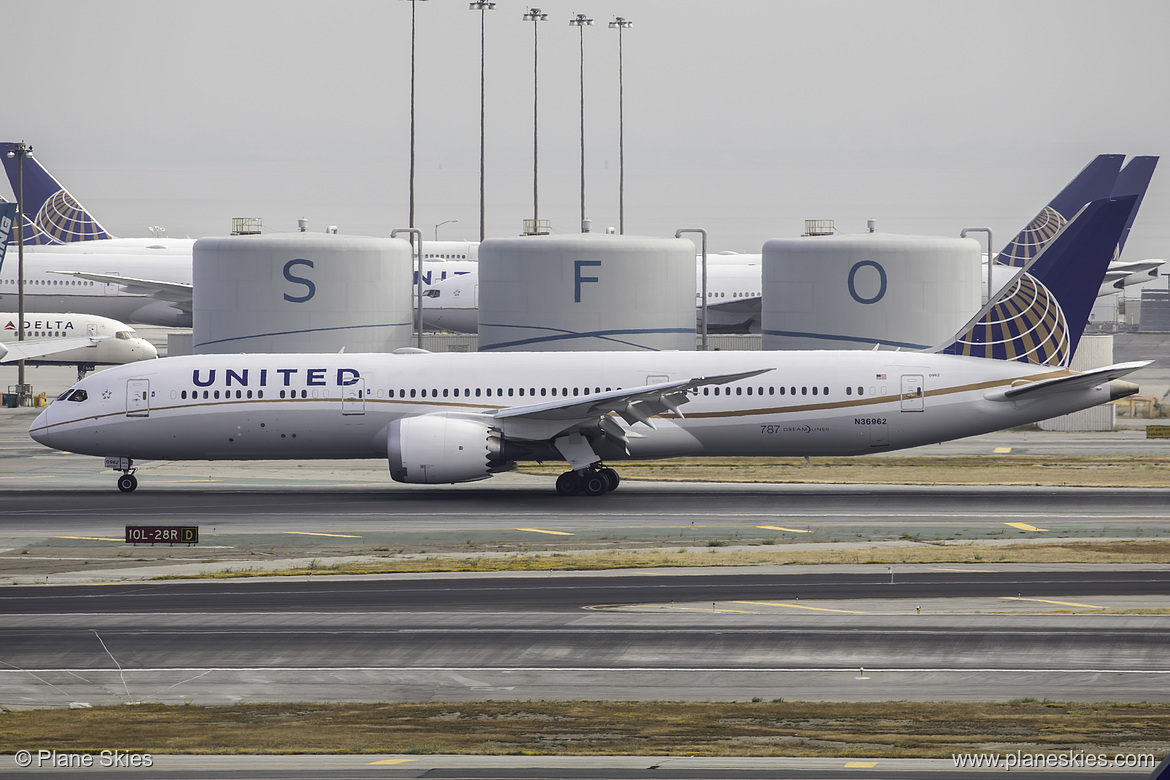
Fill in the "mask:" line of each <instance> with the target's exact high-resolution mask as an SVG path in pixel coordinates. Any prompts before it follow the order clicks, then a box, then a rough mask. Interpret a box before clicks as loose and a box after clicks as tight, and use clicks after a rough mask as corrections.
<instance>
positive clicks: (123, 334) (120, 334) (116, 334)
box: [114, 330, 134, 341]
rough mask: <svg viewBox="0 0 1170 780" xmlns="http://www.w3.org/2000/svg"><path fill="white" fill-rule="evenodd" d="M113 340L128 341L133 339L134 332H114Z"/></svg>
mask: <svg viewBox="0 0 1170 780" xmlns="http://www.w3.org/2000/svg"><path fill="white" fill-rule="evenodd" d="M114 338H116V339H122V340H123V341H129V340H130V339H132V338H134V332H133V331H129V330H119V331H115V332H114Z"/></svg>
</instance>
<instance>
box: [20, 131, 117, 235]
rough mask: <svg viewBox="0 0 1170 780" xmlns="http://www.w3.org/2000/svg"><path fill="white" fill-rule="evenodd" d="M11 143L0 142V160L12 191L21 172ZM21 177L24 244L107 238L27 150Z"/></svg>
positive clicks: (96, 223)
mask: <svg viewBox="0 0 1170 780" xmlns="http://www.w3.org/2000/svg"><path fill="white" fill-rule="evenodd" d="M15 146H16V145H15V144H14V143H12V142H10V141H3V142H0V160H3V162H4V168H5V170H6V171H7V173H8V181H9V182H10V183H11V184H12V191H13V193H15V192H16V191H17V188H18V186H19V185H18V179H19V178H20V175H21V171H20V167H21V162H20V161H19V160H18V159H17V158H16V157H15V156H13V157H9V156H8V153H9V152H11V151H12V150H13V149H14V148H15ZM23 178H24V243H25V244H26V245H29V246H33V245H39V244H67V243H70V242H73V241H92V240H94V239H102V238H111V236H110V234H109V233H107V232H106V229H105V228H103V227H102V226H101V225H100V224H99V223H98V221H97V220H96V219H94V218H93V216H92V215H91V214H90V213H89V212H88V211H86V210H85V207H84V206H82V205H81V204H80V203H78V202H77V199H76V198H74V197H73V196H72V195H71V194H70V193H69V191H68V190H67V189H65V188H64V187H62V186H61V184H60V182H58V181H57V180H56V179H54V178H53V176H52V174H50V173H49V172H48V171H46V170H45V169H44V168H42V167H41V164H40V163H38V162H37V160H36V158H35V157H33V156H32V155H31V154H28V155H25V156H24V162H23Z"/></svg>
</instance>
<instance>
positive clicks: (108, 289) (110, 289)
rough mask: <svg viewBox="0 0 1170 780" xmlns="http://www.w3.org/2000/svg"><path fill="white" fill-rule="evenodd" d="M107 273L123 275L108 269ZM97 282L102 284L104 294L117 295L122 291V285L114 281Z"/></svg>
mask: <svg viewBox="0 0 1170 780" xmlns="http://www.w3.org/2000/svg"><path fill="white" fill-rule="evenodd" d="M106 273H107V274H108V275H110V276H121V274H119V273H118V272H117V271H106ZM96 284H100V285H101V287H102V294H103V295H117V294H118V293H119V292H120V287H121V285H117V284H114V283H112V282H97V283H96Z"/></svg>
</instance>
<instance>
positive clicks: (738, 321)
mask: <svg viewBox="0 0 1170 780" xmlns="http://www.w3.org/2000/svg"><path fill="white" fill-rule="evenodd" d="M707 260H708V262H707V332H708V333H759V332H760V311H761V307H760V281H761V275H760V255H758V254H757V255H739V254H731V255H712V256H711V257H708V259H707ZM695 276H696V280H695V289H696V293H695V307H696V312H695V317H696V321H700V320H701V317H702V314H701V311H702V268H697V269H695ZM423 322H424V323H425V324H426V325H427V326H428V327H432V328H436V329H438V330H449V331H454V332H456V333H477V332H478V331H479V268H478V264H471V265H470V266H469V267H468V268H466V269H461V270H458V271H455V272H454V273H453V274H452V275H451V276H448V277H447V278H446V279H443V280H441V281H438V282H435V283H434V284H432V285H431V286H430V287H429V288H428V289H425V290H424V291H423Z"/></svg>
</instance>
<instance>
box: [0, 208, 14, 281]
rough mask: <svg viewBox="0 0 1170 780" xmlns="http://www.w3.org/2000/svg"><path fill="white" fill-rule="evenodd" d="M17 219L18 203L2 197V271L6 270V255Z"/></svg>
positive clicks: (0, 258)
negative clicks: (9, 201)
mask: <svg viewBox="0 0 1170 780" xmlns="http://www.w3.org/2000/svg"><path fill="white" fill-rule="evenodd" d="M15 220H16V204H15V203H8V202H7V201H5V200H4V199H3V198H0V271H3V270H4V255H5V253H6V252H7V251H8V242H9V241H10V240H11V239H12V234H13V232H14V231H13V229H12V227H13V223H14V222H15Z"/></svg>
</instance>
